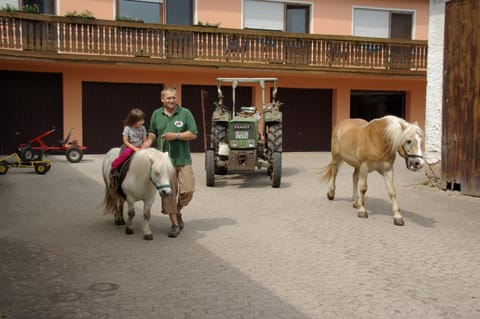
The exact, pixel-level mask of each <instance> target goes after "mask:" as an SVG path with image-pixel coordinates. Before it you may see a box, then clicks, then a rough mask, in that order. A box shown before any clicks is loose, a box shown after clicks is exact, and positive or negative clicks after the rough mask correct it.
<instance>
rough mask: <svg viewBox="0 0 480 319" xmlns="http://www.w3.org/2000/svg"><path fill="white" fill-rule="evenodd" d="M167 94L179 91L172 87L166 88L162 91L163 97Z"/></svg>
mask: <svg viewBox="0 0 480 319" xmlns="http://www.w3.org/2000/svg"><path fill="white" fill-rule="evenodd" d="M167 92H177V90H176V89H175V88H174V87H171V86H167V87H164V88H163V89H162V93H161V94H162V96H164V95H165V93H167Z"/></svg>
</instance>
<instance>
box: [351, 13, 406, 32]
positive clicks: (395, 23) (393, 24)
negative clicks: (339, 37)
mask: <svg viewBox="0 0 480 319" xmlns="http://www.w3.org/2000/svg"><path fill="white" fill-rule="evenodd" d="M412 28H413V12H406V11H394V10H383V9H367V8H354V9H353V35H354V36H361V37H372V38H394V39H412Z"/></svg>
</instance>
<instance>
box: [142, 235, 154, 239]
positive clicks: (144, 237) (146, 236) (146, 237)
mask: <svg viewBox="0 0 480 319" xmlns="http://www.w3.org/2000/svg"><path fill="white" fill-rule="evenodd" d="M143 239H145V240H153V235H152V234H148V235H143Z"/></svg>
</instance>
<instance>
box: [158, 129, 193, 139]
mask: <svg viewBox="0 0 480 319" xmlns="http://www.w3.org/2000/svg"><path fill="white" fill-rule="evenodd" d="M150 134H151V133H150ZM149 137H150V135H149ZM162 138H163V139H164V140H166V141H175V140H182V141H191V140H194V139H196V138H197V134H193V133H192V132H190V131H185V132H181V133H175V132H168V133H165V134H163V135H162Z"/></svg>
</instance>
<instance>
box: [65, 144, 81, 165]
mask: <svg viewBox="0 0 480 319" xmlns="http://www.w3.org/2000/svg"><path fill="white" fill-rule="evenodd" d="M65 155H66V156H67V160H68V161H69V162H70V163H78V162H80V161H81V160H82V158H83V151H82V150H81V149H80V148H78V147H70V148H69V149H68V150H67V152H66V153H65Z"/></svg>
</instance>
